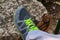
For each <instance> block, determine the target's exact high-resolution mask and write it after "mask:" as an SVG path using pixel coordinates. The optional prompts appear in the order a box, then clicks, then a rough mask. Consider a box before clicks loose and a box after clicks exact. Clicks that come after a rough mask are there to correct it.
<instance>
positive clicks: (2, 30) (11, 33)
mask: <svg viewBox="0 0 60 40" xmlns="http://www.w3.org/2000/svg"><path fill="white" fill-rule="evenodd" d="M0 2H1V3H0V17H1V18H0V40H21V38H20V34H19V32H18V30H17V28H16V27H15V24H14V22H13V21H14V19H13V15H14V14H15V11H16V9H17V8H18V7H19V6H20V5H22V4H23V5H24V6H25V7H26V9H27V10H28V12H29V13H30V14H31V15H32V16H34V17H36V19H37V20H40V16H42V15H43V14H44V13H47V10H46V8H45V7H44V6H43V5H42V4H41V3H40V2H37V1H36V0H5V1H4V2H3V0H0ZM37 16H38V17H37Z"/></svg>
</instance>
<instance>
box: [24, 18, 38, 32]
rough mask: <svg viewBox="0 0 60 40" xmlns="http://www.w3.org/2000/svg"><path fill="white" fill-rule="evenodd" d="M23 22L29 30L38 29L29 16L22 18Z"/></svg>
mask: <svg viewBox="0 0 60 40" xmlns="http://www.w3.org/2000/svg"><path fill="white" fill-rule="evenodd" d="M24 22H25V24H26V25H27V27H28V28H29V32H30V31H33V30H38V27H37V26H36V25H35V24H34V23H33V21H32V20H31V19H30V18H29V19H27V20H24Z"/></svg>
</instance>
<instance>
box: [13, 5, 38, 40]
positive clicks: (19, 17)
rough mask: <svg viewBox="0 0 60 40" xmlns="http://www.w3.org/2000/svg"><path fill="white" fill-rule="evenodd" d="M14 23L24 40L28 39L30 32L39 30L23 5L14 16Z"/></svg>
mask: <svg viewBox="0 0 60 40" xmlns="http://www.w3.org/2000/svg"><path fill="white" fill-rule="evenodd" d="M14 22H15V25H16V27H17V29H18V30H19V32H20V34H21V36H22V39H23V40H25V39H26V36H27V34H28V32H31V31H33V30H38V28H37V27H36V26H35V24H34V23H33V21H32V20H31V16H30V15H29V13H28V12H27V10H26V9H25V7H24V6H23V5H21V6H20V7H19V8H18V9H17V11H16V13H15V15H14Z"/></svg>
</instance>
